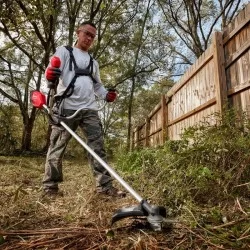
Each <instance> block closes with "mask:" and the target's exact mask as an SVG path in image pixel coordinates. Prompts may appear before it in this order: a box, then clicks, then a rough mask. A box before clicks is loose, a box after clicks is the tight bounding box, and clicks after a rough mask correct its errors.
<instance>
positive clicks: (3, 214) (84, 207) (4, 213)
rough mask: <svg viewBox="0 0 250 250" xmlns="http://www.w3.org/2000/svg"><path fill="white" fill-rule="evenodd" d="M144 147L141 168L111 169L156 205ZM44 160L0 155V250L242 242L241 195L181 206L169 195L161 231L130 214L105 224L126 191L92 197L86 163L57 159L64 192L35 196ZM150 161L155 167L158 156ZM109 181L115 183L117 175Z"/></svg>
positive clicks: (249, 241)
mask: <svg viewBox="0 0 250 250" xmlns="http://www.w3.org/2000/svg"><path fill="white" fill-rule="evenodd" d="M155 152H156V151H155ZM151 153H152V152H150V153H148V154H149V157H147V155H146V156H144V157H143V161H142V163H140V165H142V168H141V170H137V171H134V172H133V174H132V172H131V174H129V172H128V171H126V169H125V167H124V172H122V170H121V169H120V168H119V169H120V170H118V171H119V172H121V173H122V176H124V179H125V180H127V181H128V183H129V184H130V185H131V186H132V187H134V188H135V189H136V190H139V191H138V192H139V193H140V194H141V195H143V196H144V195H146V196H147V197H149V200H150V201H151V202H152V203H154V204H157V205H162V204H158V202H161V201H164V200H167V198H168V197H166V196H165V197H164V195H166V194H167V193H166V192H163V193H162V190H161V188H162V186H161V185H162V182H159V181H158V182H157V180H158V179H157V178H159V176H160V174H159V173H158V172H157V171H161V168H160V167H159V169H158V170H157V168H156V166H155V165H154V161H156V160H157V158H156V159H155V160H154V159H153V156H152V155H151ZM165 153H166V152H165ZM165 153H164V152H163V153H161V154H165ZM156 154H159V152H158V153H156ZM162 157H163V155H161V158H162ZM158 158H159V157H158ZM136 159H137V160H138V157H136ZM44 161H45V159H44V157H41V156H39V157H3V156H1V157H0V171H1V175H0V207H1V209H0V225H1V227H0V249H1V250H2V249H4V250H10V249H15V250H24V249H25V250H27V249H44V250H45V249H50V250H51V249H107V250H111V249H124V250H125V249H136V250H144V249H150V250H151V249H166V250H167V249H172V250H182V249H207V250H214V249H226V250H229V249H242V250H243V249H249V248H250V227H249V225H250V223H249V222H250V209H249V208H250V200H249V199H247V198H244V199H243V197H228V199H227V200H226V201H223V200H218V201H217V203H216V204H213V205H212V206H211V205H209V204H204V205H203V206H201V205H197V204H195V203H189V201H188V200H189V197H186V202H184V203H183V204H182V206H181V207H178V206H179V204H178V203H176V204H175V203H174V201H172V203H171V204H172V207H170V208H169V210H168V212H169V213H171V210H174V209H175V210H176V211H178V213H176V214H175V215H176V218H174V223H173V224H172V227H170V228H169V227H166V228H164V230H163V231H162V232H161V233H156V232H153V231H151V230H150V229H149V228H148V227H147V224H146V223H145V222H144V221H139V220H131V219H125V220H121V221H119V222H117V223H115V224H114V225H113V226H112V227H111V225H110V222H111V218H112V215H113V213H114V212H115V211H116V210H117V209H119V208H121V207H127V206H130V205H134V204H136V201H135V200H134V199H133V198H132V197H131V196H130V195H128V196H127V197H126V198H124V199H108V198H104V197H100V196H99V195H97V194H95V192H94V190H95V185H94V179H93V177H92V174H91V171H90V168H89V166H88V164H87V162H85V160H84V159H83V160H81V161H77V160H75V159H65V160H64V182H63V183H62V184H61V185H60V189H61V190H62V191H63V192H64V196H63V197H59V198H57V199H55V200H51V199H43V198H42V196H41V194H42V189H41V180H42V177H43V172H44ZM131 164H132V162H131ZM157 164H158V166H160V165H161V162H157ZM112 165H113V164H112ZM171 171H173V170H171ZM165 174H166V173H165ZM149 176H151V178H150V179H149ZM162 176H165V175H162ZM177 177H178V176H177ZM177 177H176V178H177ZM159 184H160V185H159ZM170 184H171V183H170ZM246 184H247V183H246ZM115 185H117V186H118V187H119V185H118V183H117V182H115ZM171 185H172V186H173V185H174V183H172V184H171ZM176 187H177V186H176ZM119 188H121V187H119ZM137 188H138V189H137ZM164 188H168V187H167V186H164ZM169 189H170V187H169ZM159 190H160V194H161V195H162V196H161V197H159V192H158V191H159ZM172 191H173V190H172ZM175 191H176V192H179V191H180V190H177V189H176V190H175ZM176 196H178V194H176ZM171 197H174V196H173V194H172V196H171ZM166 204H168V203H166ZM173 204H175V205H173ZM164 205H165V204H164Z"/></svg>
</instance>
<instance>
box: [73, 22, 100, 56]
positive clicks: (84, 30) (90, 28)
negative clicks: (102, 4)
mask: <svg viewBox="0 0 250 250" xmlns="http://www.w3.org/2000/svg"><path fill="white" fill-rule="evenodd" d="M76 34H77V43H76V47H77V48H79V49H81V50H83V51H88V50H89V48H90V46H91V45H92V43H93V41H94V39H95V36H96V26H95V25H94V24H93V23H91V22H89V21H86V22H83V23H81V24H80V26H79V27H78V29H77V30H76Z"/></svg>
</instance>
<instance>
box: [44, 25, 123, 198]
mask: <svg viewBox="0 0 250 250" xmlns="http://www.w3.org/2000/svg"><path fill="white" fill-rule="evenodd" d="M76 34H77V38H78V40H77V42H76V44H75V46H74V47H73V48H71V47H67V46H66V47H59V48H57V50H56V52H55V54H54V56H57V57H59V59H60V68H55V67H53V65H51V63H50V64H49V65H48V67H47V69H46V72H45V76H46V79H47V80H48V87H49V88H52V89H55V88H56V92H57V94H56V96H55V100H56V103H55V105H54V109H53V110H54V111H55V112H56V113H58V114H60V115H65V116H70V115H72V114H74V113H75V111H76V110H78V109H83V110H82V111H81V112H80V113H79V114H78V115H77V116H76V117H74V118H72V119H70V120H64V122H65V123H66V124H67V125H68V126H69V127H70V128H71V129H72V130H73V131H75V130H76V129H77V127H78V126H79V127H80V128H81V129H82V131H83V133H84V135H85V136H86V139H87V144H88V145H89V146H90V147H91V148H92V149H93V150H94V151H95V153H97V154H98V155H99V156H100V157H101V158H102V159H103V160H106V153H105V150H104V142H103V131H102V125H101V122H100V119H99V117H98V111H97V110H98V107H97V103H96V99H95V94H96V95H97V96H99V97H100V98H103V99H105V100H106V101H107V102H113V101H114V100H115V99H116V92H115V91H112V90H106V89H105V88H104V86H103V85H102V84H101V79H100V72H99V65H98V63H97V61H95V60H94V59H93V58H92V57H91V56H90V55H89V53H88V50H89V48H90V47H91V45H92V43H93V41H94V38H95V36H96V26H95V25H94V24H93V23H91V22H83V23H82V24H81V25H80V26H79V28H78V29H77V31H76ZM58 79H59V83H58V84H56V82H58V81H57V80H58ZM70 138H71V135H70V134H69V132H67V131H66V130H65V129H64V128H63V127H62V126H60V125H59V124H53V125H52V133H51V137H50V146H49V149H48V153H47V158H46V164H45V174H44V178H43V187H44V192H45V194H47V195H57V194H59V193H61V192H59V187H58V184H59V183H60V182H62V181H63V173H62V159H63V155H64V152H65V149H66V146H67V144H68V142H69V140H70ZM88 158H89V162H90V165H91V167H92V170H93V174H94V177H95V179H96V191H97V192H98V193H101V194H105V195H109V196H116V197H124V196H125V193H124V192H122V191H119V190H118V189H116V188H115V187H113V185H112V178H111V176H110V174H109V173H108V171H106V170H105V168H104V167H103V166H102V165H101V164H99V163H98V162H97V161H96V160H95V159H94V158H93V157H92V156H91V155H88Z"/></svg>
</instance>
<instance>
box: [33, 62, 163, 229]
mask: <svg viewBox="0 0 250 250" xmlns="http://www.w3.org/2000/svg"><path fill="white" fill-rule="evenodd" d="M53 59H54V61H53ZM55 61H56V60H55V58H52V61H51V64H52V66H54V67H59V66H60V64H58V63H57V64H56V65H55V64H54V65H53V62H55ZM58 65H59V66H58ZM50 98H51V97H50ZM31 103H32V105H33V106H34V107H35V108H38V109H43V110H44V111H45V112H46V114H47V115H48V116H49V118H50V119H52V120H53V119H56V121H57V122H59V123H60V125H61V126H63V127H64V128H65V129H66V130H67V131H68V132H69V133H70V134H71V135H72V136H73V137H74V138H75V139H76V140H77V141H78V142H79V143H80V144H81V145H82V146H83V147H84V148H85V149H86V150H87V151H88V152H89V153H90V154H91V155H92V156H93V157H94V158H95V160H97V161H98V162H99V163H100V164H101V165H102V166H103V167H104V168H105V169H106V170H107V171H108V172H109V173H110V175H111V176H112V177H114V178H115V179H116V180H117V181H118V182H119V183H120V184H121V185H122V186H123V187H124V188H125V189H126V190H127V191H128V192H129V193H130V194H131V195H132V196H133V197H134V198H135V199H136V200H137V201H138V202H139V204H138V205H136V206H132V207H126V208H121V209H119V210H117V211H116V212H115V213H114V214H113V216H112V221H111V222H112V224H113V223H115V222H117V221H119V220H121V219H124V218H128V217H133V218H145V217H146V219H147V221H148V223H149V224H150V226H151V228H152V229H153V230H154V231H161V230H162V226H163V222H164V221H165V218H166V209H165V208H164V207H162V206H156V205H151V204H149V203H148V202H147V200H146V199H143V198H142V197H141V196H140V195H139V194H138V193H137V192H136V191H135V190H134V189H133V188H132V187H131V186H129V185H128V183H126V182H125V181H124V180H123V179H122V178H121V177H120V176H119V175H118V174H117V173H116V171H114V169H112V168H111V167H110V166H109V165H108V164H107V163H106V162H105V161H104V160H103V159H102V158H101V157H99V156H98V155H97V154H96V153H95V152H94V151H93V150H92V149H91V148H90V147H89V146H88V145H87V144H86V143H85V142H84V141H83V140H82V139H81V138H80V137H79V136H78V135H77V134H76V133H75V132H74V131H73V130H72V129H71V128H70V127H68V126H67V124H65V122H64V120H66V119H72V118H73V117H74V116H76V114H77V113H79V112H80V111H81V109H80V110H77V111H76V112H75V114H73V115H72V116H70V117H61V116H60V115H56V117H55V115H54V114H52V112H51V109H50V108H48V107H47V105H46V97H45V95H44V94H43V93H41V92H39V91H32V92H31Z"/></svg>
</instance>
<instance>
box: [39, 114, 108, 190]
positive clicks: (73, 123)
mask: <svg viewBox="0 0 250 250" xmlns="http://www.w3.org/2000/svg"><path fill="white" fill-rule="evenodd" d="M74 112H75V111H74V110H64V114H65V115H66V116H70V115H72V114H74ZM64 122H65V123H66V124H67V125H68V126H69V127H70V128H71V129H72V130H73V131H75V130H76V129H77V127H78V126H79V127H80V128H81V129H82V131H83V133H84V135H85V137H86V139H87V144H88V145H89V147H90V148H91V149H93V150H94V152H95V153H96V154H98V155H99V156H100V157H101V158H102V159H103V160H106V153H105V150H104V142H103V131H102V124H101V121H100V118H99V116H98V112H97V111H93V110H82V111H81V112H80V113H79V114H78V115H77V116H76V117H74V118H72V119H70V120H64ZM71 137H72V136H71V134H70V133H69V132H68V131H67V130H65V129H64V128H63V127H62V126H55V125H52V132H51V136H50V146H49V149H48V152H47V158H46V163H45V174H44V178H43V187H44V189H45V190H48V189H56V190H57V189H58V183H59V182H62V181H63V173H62V159H63V155H64V152H65V150H66V147H67V144H68V142H69V140H70V139H71ZM88 159H89V163H90V166H91V167H92V170H93V175H94V177H95V179H96V188H97V191H104V190H106V189H108V188H110V187H111V186H112V178H111V176H110V174H109V172H108V171H107V170H106V169H105V168H104V167H103V166H102V165H101V164H100V163H98V162H97V161H96V160H95V159H94V158H93V157H92V156H91V155H90V154H89V153H88Z"/></svg>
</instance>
